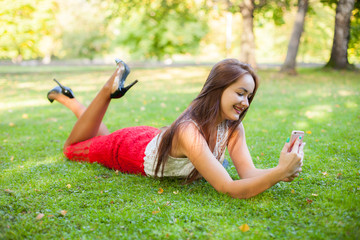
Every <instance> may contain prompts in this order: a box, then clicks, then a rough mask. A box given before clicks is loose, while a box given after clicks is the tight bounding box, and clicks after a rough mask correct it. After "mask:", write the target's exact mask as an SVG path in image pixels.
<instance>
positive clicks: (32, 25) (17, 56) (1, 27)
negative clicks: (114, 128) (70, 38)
mask: <svg viewBox="0 0 360 240" xmlns="http://www.w3.org/2000/svg"><path fill="white" fill-rule="evenodd" d="M39 6H40V7H39ZM56 9H57V5H56V4H55V3H54V2H53V1H44V0H34V1H33V0H32V1H30V0H24V1H0V59H1V58H2V59H9V58H10V59H13V61H14V62H19V61H21V60H22V59H33V58H37V57H44V56H45V55H46V54H47V53H46V52H44V51H43V50H44V48H46V46H44V43H45V42H49V39H50V41H52V37H51V36H52V29H53V27H54V25H55V19H54V11H56Z"/></svg>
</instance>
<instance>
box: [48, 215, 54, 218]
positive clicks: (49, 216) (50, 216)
mask: <svg viewBox="0 0 360 240" xmlns="http://www.w3.org/2000/svg"><path fill="white" fill-rule="evenodd" d="M47 217H48V218H52V217H55V216H54V215H52V214H50V215H48V216H47Z"/></svg>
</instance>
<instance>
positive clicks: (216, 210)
mask: <svg viewBox="0 0 360 240" xmlns="http://www.w3.org/2000/svg"><path fill="white" fill-rule="evenodd" d="M113 70H114V68H113V67H111V68H110V67H105V68H101V69H99V68H97V67H93V68H89V67H41V68H34V67H28V68H24V67H23V68H20V69H19V67H18V66H14V67H0V72H1V77H0V88H1V89H2V94H1V95H0V119H1V120H0V172H1V174H0V238H1V239H61V238H64V239H85V238H86V239H96V238H99V239H166V238H169V239H188V238H189V239H272V238H275V239H358V238H359V237H360V232H359V229H360V222H359V219H360V210H359V207H358V203H359V201H360V176H359V175H360V162H359V151H358V150H359V148H360V146H359V145H360V128H358V127H354V126H358V125H359V124H360V116H359V111H358V109H359V103H360V95H359V89H360V82H359V81H358V73H355V72H343V71H329V72H321V71H319V70H317V69H298V70H299V73H300V74H299V75H298V76H295V77H289V76H286V75H282V74H279V73H278V72H277V71H276V70H266V71H265V70H259V75H260V77H261V86H260V88H259V91H258V94H257V96H256V98H255V100H254V102H253V105H252V106H251V109H250V111H249V112H248V115H247V116H246V118H245V121H244V126H245V129H246V135H247V143H248V146H249V148H250V152H251V154H252V156H253V160H254V163H255V165H256V166H257V167H259V168H269V167H274V166H275V165H276V164H277V161H278V157H279V152H280V150H281V148H282V146H283V144H284V142H285V141H286V138H287V137H288V136H289V134H290V132H291V130H293V129H302V130H304V131H306V136H305V138H304V139H305V141H306V143H307V144H306V147H305V159H304V166H303V172H302V173H301V175H300V177H301V178H298V179H296V180H294V182H292V183H279V184H276V185H275V186H274V187H272V188H271V189H269V190H267V191H265V192H264V193H262V194H260V195H258V196H256V197H254V198H251V199H247V200H239V199H232V198H230V197H228V196H226V195H222V194H219V193H217V192H216V191H215V190H214V189H213V188H212V187H211V186H210V185H209V184H208V183H207V182H206V181H198V182H195V183H193V184H190V185H182V184H181V183H182V181H181V180H176V179H164V180H158V179H152V178H146V177H141V176H135V175H128V174H121V173H118V174H117V173H116V172H115V171H113V170H109V169H107V168H105V167H102V166H100V165H98V164H89V163H78V162H72V161H68V160H66V159H65V158H64V157H63V155H62V152H61V149H62V144H63V142H64V141H65V139H66V137H67V135H68V134H69V132H70V130H71V127H72V126H73V124H74V122H75V117H74V116H73V115H72V113H71V112H70V111H69V110H68V109H65V108H64V107H63V106H61V105H60V104H58V103H53V104H50V103H49V102H48V101H47V99H46V93H47V91H48V90H49V89H51V88H52V87H53V86H54V83H53V82H52V81H51V80H50V79H51V78H52V77H54V76H56V77H57V78H58V79H61V80H62V83H64V84H65V85H68V86H70V87H71V88H72V89H73V90H74V92H75V94H76V96H77V98H78V99H79V100H80V101H81V102H84V103H85V104H86V105H88V104H89V102H90V100H91V99H92V98H93V96H94V95H95V94H96V92H97V91H98V89H99V88H100V87H101V86H102V84H103V83H104V82H105V81H106V80H107V78H108V77H109V75H110V74H111V73H112V72H113ZM208 71H209V68H208V67H186V68H165V69H133V70H132V73H131V74H130V76H129V78H130V79H129V82H131V81H132V80H134V79H139V80H140V83H138V85H136V86H135V87H134V88H133V90H131V91H130V92H129V93H127V94H126V96H125V98H122V99H120V100H116V101H113V102H112V103H111V104H110V106H109V109H108V112H107V115H106V117H105V120H104V122H105V124H106V125H107V126H108V127H109V128H110V130H111V131H114V130H116V129H118V128H120V127H126V126H135V125H152V126H155V127H161V126H164V125H167V124H170V123H171V122H172V121H173V120H174V119H175V118H176V117H177V116H178V115H179V114H180V112H181V111H183V110H184V109H185V108H186V106H187V105H188V104H189V102H190V101H191V100H192V99H193V98H194V97H195V96H196V94H197V93H198V92H199V90H200V88H201V86H202V84H203V81H204V80H205V78H206V76H207V74H208ZM19 72H20V73H19ZM339 79H341V81H339ZM226 157H227V158H228V159H229V156H228V154H227V155H226ZM227 171H228V172H229V174H230V175H231V176H232V178H234V179H236V178H237V174H236V170H235V167H234V166H233V164H231V163H230V166H229V167H228V169H227ZM68 184H70V185H68ZM159 188H162V189H163V190H164V192H163V193H162V194H158V190H159ZM62 210H66V211H67V212H66V214H64V212H62ZM40 213H42V214H44V216H43V217H42V218H41V219H39V220H37V219H36V217H37V216H38V215H39V214H40ZM242 224H248V225H249V227H250V230H249V231H248V232H242V231H241V230H240V229H239V226H241V225H242Z"/></svg>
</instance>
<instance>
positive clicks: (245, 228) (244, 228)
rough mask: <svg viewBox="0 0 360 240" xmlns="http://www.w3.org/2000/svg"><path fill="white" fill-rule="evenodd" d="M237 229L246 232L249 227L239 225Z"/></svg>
mask: <svg viewBox="0 0 360 240" xmlns="http://www.w3.org/2000/svg"><path fill="white" fill-rule="evenodd" d="M239 229H240V230H241V231H242V232H247V231H249V230H250V227H249V225H247V224H246V223H245V224H243V225H241V226H240V227H239Z"/></svg>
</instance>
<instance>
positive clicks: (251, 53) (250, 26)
mask: <svg viewBox="0 0 360 240" xmlns="http://www.w3.org/2000/svg"><path fill="white" fill-rule="evenodd" d="M239 7H240V13H241V15H242V35H241V45H240V46H241V52H240V60H241V61H244V62H246V63H249V64H250V65H251V66H252V67H253V68H256V61H255V36H254V9H255V5H254V0H243V1H242V3H240V5H239Z"/></svg>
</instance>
